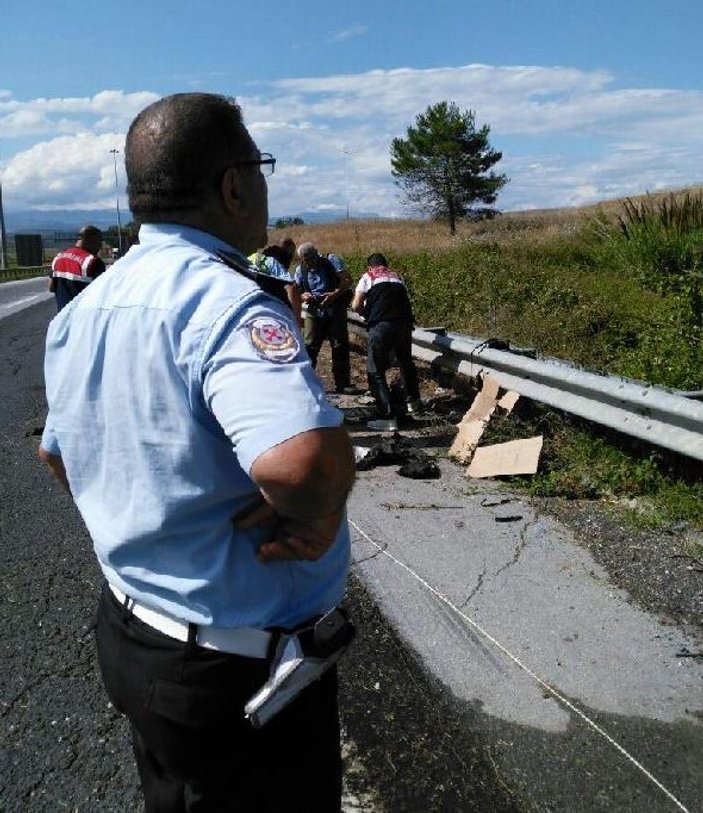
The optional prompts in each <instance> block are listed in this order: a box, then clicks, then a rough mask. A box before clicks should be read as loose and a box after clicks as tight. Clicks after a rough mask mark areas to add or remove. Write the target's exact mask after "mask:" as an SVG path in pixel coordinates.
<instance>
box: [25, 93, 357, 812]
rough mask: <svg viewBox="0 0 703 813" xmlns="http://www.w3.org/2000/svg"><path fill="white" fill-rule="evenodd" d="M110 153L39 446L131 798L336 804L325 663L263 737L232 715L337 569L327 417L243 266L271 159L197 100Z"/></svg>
mask: <svg viewBox="0 0 703 813" xmlns="http://www.w3.org/2000/svg"><path fill="white" fill-rule="evenodd" d="M125 155H126V168H127V177H128V192H129V200H130V208H131V209H132V212H133V214H134V215H135V217H136V218H137V220H138V221H139V222H140V223H141V224H142V225H141V228H140V234H139V237H140V242H139V245H137V246H134V247H133V248H131V249H130V251H129V252H128V253H127V255H126V256H125V257H124V258H123V259H121V260H119V261H118V262H116V263H115V264H114V265H113V266H112V267H111V268H110V270H109V271H108V272H107V273H105V274H103V275H102V277H101V278H99V279H98V280H96V281H95V282H94V283H93V284H92V285H91V286H89V288H88V289H87V290H86V291H85V293H84V294H83V295H82V296H81V297H78V298H77V299H75V300H74V301H73V302H72V303H70V305H69V306H68V307H66V308H65V309H64V310H62V311H61V313H60V314H59V315H58V316H57V317H56V318H55V319H54V320H53V321H52V323H51V325H50V327H49V332H48V335H47V348H46V361H45V376H46V392H47V400H48V403H49V415H48V417H47V421H46V428H45V432H44V435H43V437H42V441H41V449H40V456H41V457H42V458H43V459H44V460H45V461H46V463H47V464H48V465H49V467H50V468H51V470H52V471H53V473H54V474H55V475H56V476H57V477H58V479H59V480H60V481H61V482H62V483H63V484H64V485H65V487H66V488H67V489H69V490H70V493H71V494H72V496H73V499H74V500H75V502H76V505H77V506H78V508H79V510H80V512H81V514H82V516H83V519H84V520H85V523H86V526H87V528H88V531H89V532H90V535H91V537H92V539H93V543H94V547H95V552H96V554H97V557H98V560H99V563H100V566H101V568H102V570H103V573H104V574H105V578H106V580H107V586H106V587H105V589H104V590H103V594H102V597H101V602H100V605H99V610H98V626H97V643H98V657H99V661H100V666H101V669H102V673H103V679H104V682H105V686H106V689H107V691H108V694H109V696H110V698H111V700H112V702H113V703H114V705H115V707H116V708H118V709H119V710H120V711H122V712H123V713H125V714H126V715H127V717H128V718H129V720H130V723H131V726H132V736H133V743H134V750H135V756H136V759H137V765H138V768H139V773H140V778H141V782H142V789H143V791H144V794H145V800H146V809H147V810H149V811H159V812H160V811H179V812H180V811H189V810H196V809H197V810H234V809H243V810H284V809H299V810H306V811H316V810H319V811H330V810H338V809H339V804H340V802H339V798H340V788H341V767H340V765H341V763H340V755H339V727H338V717H337V709H336V675H335V673H334V670H333V669H332V670H329V671H328V672H327V673H325V675H324V676H323V677H322V678H321V679H320V680H319V681H318V682H317V683H315V684H313V685H312V686H310V687H309V688H308V689H306V690H305V691H304V692H303V693H302V694H301V695H300V697H298V698H297V699H296V700H295V701H294V702H293V704H292V705H291V706H289V707H288V708H287V709H285V710H284V711H282V712H280V714H279V715H278V717H277V718H276V719H275V720H274V722H272V723H270V724H269V725H268V726H265V727H264V728H262V729H260V730H255V729H254V728H252V727H251V726H250V725H249V723H248V722H247V721H246V720H245V719H244V714H243V706H244V704H245V702H246V701H247V700H248V699H249V698H250V697H251V695H252V694H253V693H254V692H255V691H256V690H257V689H259V688H260V687H261V685H262V684H263V683H264V682H265V680H266V678H267V676H268V670H269V666H270V655H271V649H272V646H273V645H274V644H275V640H276V638H275V634H274V633H272V631H274V632H275V631H278V630H287V631H289V630H294V629H297V628H299V627H305V626H306V625H308V624H310V623H311V620H314V619H316V618H317V617H319V616H321V615H322V614H324V613H326V612H327V611H328V610H329V609H330V608H332V607H334V606H335V605H336V604H337V603H338V602H339V601H340V600H341V598H342V596H343V593H344V589H345V583H346V577H347V571H348V563H349V534H348V529H347V525H346V520H345V514H344V505H345V500H346V496H347V494H348V492H349V490H350V488H351V485H352V482H353V472H354V461H353V453H352V449H351V444H350V441H349V437H348V435H347V433H346V431H345V430H344V429H343V428H342V427H341V423H342V416H341V414H340V413H339V412H338V411H337V410H336V409H334V408H333V407H331V406H330V404H329V403H328V402H327V401H326V399H325V394H324V391H323V388H322V386H321V384H320V381H319V379H318V378H317V375H316V374H315V372H314V371H313V369H312V367H311V365H310V362H309V359H308V357H307V354H306V352H305V349H304V347H303V344H302V339H301V336H300V332H299V329H298V326H297V324H296V323H295V319H294V318H293V315H292V314H291V311H290V309H289V308H288V307H287V306H286V305H285V304H283V302H282V301H281V297H279V298H275V297H274V296H271V295H270V294H268V293H265V292H264V291H262V290H261V287H260V286H259V285H258V284H257V275H256V273H255V271H254V270H253V269H252V266H251V265H250V264H249V263H248V262H247V260H246V259H245V257H246V255H247V254H249V253H251V252H252V251H254V249H255V248H256V247H257V246H260V245H264V244H265V240H266V222H267V219H268V210H267V187H266V180H265V178H264V172H265V171H268V173H269V174H270V173H271V172H272V171H273V167H274V164H275V159H274V158H272V157H271V156H269V155H266V154H261V153H260V152H259V151H258V149H257V148H256V145H255V144H254V142H253V141H252V139H251V137H250V136H249V133H248V132H247V130H246V128H245V127H244V124H243V123H242V119H241V112H240V110H239V107H238V106H237V105H236V103H235V102H234V101H233V100H230V99H226V98H224V97H220V96H214V95H210V94H200V93H196V94H177V95H175V96H170V97H166V98H164V99H162V100H160V101H159V102H156V103H155V104H153V105H150V106H149V107H148V108H146V109H145V110H144V111H142V113H140V114H139V116H137V118H136V119H135V121H134V122H133V123H132V126H131V127H130V130H129V133H128V136H127V144H126V152H125ZM265 280H268V282H265ZM265 280H264V281H261V285H262V287H267V289H271V290H272V291H273V292H274V293H276V291H275V290H274V289H272V288H271V285H272V284H273V285H275V284H276V283H275V281H274V280H272V279H271V278H265ZM313 768H314V773H313ZM240 805H241V807H240Z"/></svg>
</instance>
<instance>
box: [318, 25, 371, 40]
mask: <svg viewBox="0 0 703 813" xmlns="http://www.w3.org/2000/svg"><path fill="white" fill-rule="evenodd" d="M368 30H369V29H368V26H365V25H352V26H351V27H350V28H345V29H344V30H343V31H336V32H334V33H333V34H330V36H329V37H328V38H327V42H343V41H344V40H348V39H349V38H350V37H360V36H362V35H363V34H365V33H366V32H367V31H368Z"/></svg>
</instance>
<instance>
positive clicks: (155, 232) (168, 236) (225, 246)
mask: <svg viewBox="0 0 703 813" xmlns="http://www.w3.org/2000/svg"><path fill="white" fill-rule="evenodd" d="M174 240H175V241H176V242H183V243H189V244H191V245H196V246H198V248H202V249H203V250H204V251H208V252H211V253H213V254H214V253H216V252H218V251H226V252H228V253H232V252H234V253H235V254H238V255H239V256H240V257H241V258H242V260H243V261H244V262H245V263H247V259H246V257H245V256H244V255H243V254H242V253H241V251H239V249H237V248H236V247H235V246H233V245H231V244H230V243H227V242H226V241H225V240H222V239H220V238H219V237H215V235H214V234H210V233H209V232H206V231H202V230H201V229H196V228H194V227H193V226H185V225H183V224H182V223H143V224H142V225H141V226H140V227H139V242H140V243H141V244H144V245H154V244H157V243H164V242H167V241H168V242H173V241H174Z"/></svg>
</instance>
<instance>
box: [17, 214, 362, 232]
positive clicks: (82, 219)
mask: <svg viewBox="0 0 703 813" xmlns="http://www.w3.org/2000/svg"><path fill="white" fill-rule="evenodd" d="M120 216H121V220H122V225H123V226H124V225H126V224H127V223H129V222H130V221H131V220H132V213H131V212H130V211H129V209H127V210H125V211H122V210H120ZM279 217H280V218H284V217H289V215H276V216H272V217H271V218H270V225H271V227H272V226H273V224H274V223H275V222H276V220H278V219H279ZM290 217H299V218H301V219H302V220H303V221H304V222H305V223H306V224H308V223H331V222H333V221H336V220H340V219H342V218H343V217H345V215H343V214H341V213H322V214H321V213H320V212H301V213H298V214H296V215H290ZM377 217H378V215H376V214H373V213H371V212H365V213H356V214H355V218H356V219H367V218H377ZM87 224H91V225H93V226H98V227H99V228H101V229H108V228H110V227H111V226H114V227H117V212H116V210H115V209H74V210H52V211H48V212H44V211H42V212H40V211H36V210H31V209H27V210H23V211H14V212H13V211H11V210H10V211H7V210H6V211H5V229H6V231H7V232H8V234H16V233H20V234H21V233H31V234H43V235H46V236H53V233H54V232H70V233H76V232H78V230H79V229H80V228H81V227H82V226H85V225H87Z"/></svg>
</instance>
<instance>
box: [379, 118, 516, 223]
mask: <svg viewBox="0 0 703 813" xmlns="http://www.w3.org/2000/svg"><path fill="white" fill-rule="evenodd" d="M489 133H490V127H489V126H488V125H487V124H484V125H483V127H481V128H480V129H476V114H475V111H473V110H465V111H463V112H462V111H460V110H459V108H458V107H457V105H456V104H455V103H454V102H451V103H450V102H439V103H438V104H435V105H430V106H429V107H428V108H427V110H425V112H424V113H420V114H419V115H418V116H417V117H416V119H415V126H414V127H408V130H407V137H406V138H394V139H393V142H392V143H391V168H392V173H393V176H394V177H395V179H396V183H397V184H398V186H399V187H400V188H401V190H402V193H403V198H404V202H405V203H407V204H409V205H411V206H413V208H416V209H421V210H423V211H425V212H428V213H429V214H431V215H432V216H434V217H438V218H446V219H447V220H448V221H449V228H450V231H451V233H452V234H454V233H455V232H456V221H457V219H459V218H461V217H473V218H480V217H490V216H492V215H494V214H495V212H496V210H495V209H493V208H492V204H493V203H495V201H496V197H497V195H498V192H499V191H500V190H501V189H502V188H503V187H504V186H505V184H506V183H508V180H509V179H508V178H507V177H506V176H505V175H497V174H496V173H494V172H493V171H491V167H493V166H494V165H495V164H497V163H498V161H500V159H501V158H502V157H503V153H502V152H498V151H497V150H494V149H492V148H491V146H490V144H489V142H488V136H489Z"/></svg>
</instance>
